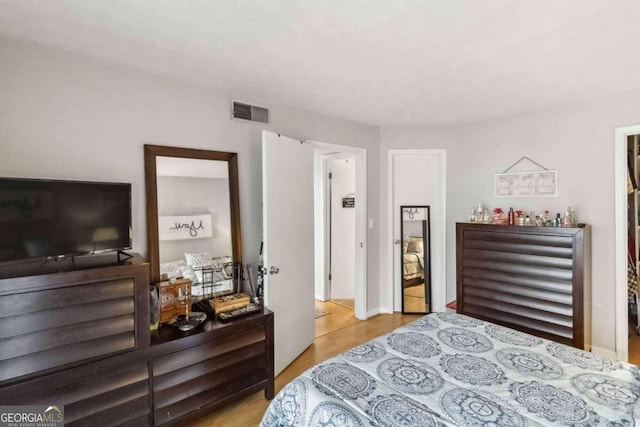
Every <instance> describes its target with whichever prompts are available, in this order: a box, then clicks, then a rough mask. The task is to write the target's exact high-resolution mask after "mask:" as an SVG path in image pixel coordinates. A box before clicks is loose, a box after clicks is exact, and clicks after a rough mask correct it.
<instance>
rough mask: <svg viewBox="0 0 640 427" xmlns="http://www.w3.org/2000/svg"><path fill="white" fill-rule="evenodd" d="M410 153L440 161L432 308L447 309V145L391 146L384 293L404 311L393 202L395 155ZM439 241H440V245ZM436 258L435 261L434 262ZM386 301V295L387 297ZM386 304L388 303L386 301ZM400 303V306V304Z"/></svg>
mask: <svg viewBox="0 0 640 427" xmlns="http://www.w3.org/2000/svg"><path fill="white" fill-rule="evenodd" d="M400 155H402V156H407V155H419V156H425V155H427V156H433V157H435V158H436V159H437V162H438V175H437V176H438V178H437V181H438V182H437V188H438V190H437V195H436V199H437V202H438V204H439V207H438V208H436V207H435V206H433V205H431V212H432V214H433V216H432V217H431V221H432V223H433V220H434V218H437V217H439V220H440V221H441V223H442V227H441V229H439V230H434V228H432V229H431V252H432V253H437V254H439V258H438V259H437V260H433V259H432V261H431V283H432V288H431V299H432V303H433V306H432V307H431V311H432V312H437V311H445V308H446V303H447V302H446V300H447V256H446V254H447V197H446V194H447V191H446V188H447V181H446V178H447V170H446V167H447V162H446V160H447V150H443V149H395V150H387V223H388V227H387V237H386V245H385V246H386V248H387V251H386V252H387V257H386V258H387V266H388V269H387V285H386V286H383V285H382V284H381V286H380V288H381V297H382V296H384V297H385V298H386V301H387V306H388V307H389V309H388V310H389V312H393V311H400V310H401V304H400V303H401V301H398V298H395V294H396V289H395V287H394V283H395V280H394V275H395V273H396V271H395V268H394V265H395V259H396V254H395V253H394V252H395V248H396V247H397V245H395V244H394V243H393V241H394V236H393V234H394V224H393V219H394V216H395V215H397V213H396V212H395V211H396V209H395V207H394V206H393V184H394V182H393V159H394V157H395V156H400ZM435 242H438V243H439V245H438V247H436V244H435ZM434 261H435V262H434ZM383 301H384V299H383ZM382 305H384V303H383V304H382ZM399 306H400V307H399Z"/></svg>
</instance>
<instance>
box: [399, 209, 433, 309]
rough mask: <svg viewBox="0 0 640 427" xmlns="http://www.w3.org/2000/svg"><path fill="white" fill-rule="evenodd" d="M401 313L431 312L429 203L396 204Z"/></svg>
mask: <svg viewBox="0 0 640 427" xmlns="http://www.w3.org/2000/svg"><path fill="white" fill-rule="evenodd" d="M400 218H402V221H401V222H400V234H401V236H402V241H401V243H402V245H401V251H402V255H401V259H402V269H401V270H402V280H401V283H402V312H403V313H430V312H431V249H430V245H429V239H430V229H429V225H430V217H429V206H400Z"/></svg>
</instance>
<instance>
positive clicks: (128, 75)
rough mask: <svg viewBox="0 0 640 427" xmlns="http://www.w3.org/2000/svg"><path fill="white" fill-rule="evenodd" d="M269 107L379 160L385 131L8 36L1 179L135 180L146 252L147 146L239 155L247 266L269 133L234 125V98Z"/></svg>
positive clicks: (276, 116) (372, 261) (374, 248)
mask: <svg viewBox="0 0 640 427" xmlns="http://www.w3.org/2000/svg"><path fill="white" fill-rule="evenodd" d="M231 98H234V99H239V100H244V101H249V102H256V103H259V104H260V105H264V104H266V106H267V107H270V112H271V125H270V126H268V127H267V128H266V129H269V130H272V131H275V132H280V133H282V134H283V135H287V136H290V137H293V138H296V139H311V140H315V141H323V142H329V143H335V144H343V145H351V146H357V147H363V148H367V152H368V157H369V159H368V161H369V162H370V164H373V165H375V164H377V163H378V151H379V130H378V128H376V127H374V126H367V125H362V124H359V123H354V122H349V121H346V120H341V119H337V118H331V117H327V116H321V115H318V114H313V113H309V112H305V111H300V110H295V109H290V108H286V107H282V106H275V105H269V103H267V102H264V101H262V100H251V99H249V98H247V97H245V96H243V94H241V93H240V94H239V93H223V92H215V91H213V90H212V89H209V88H205V87H203V86H199V85H196V84H191V83H186V82H180V81H176V80H172V79H169V78H165V77H161V76H155V75H152V74H149V73H146V72H139V71H136V70H132V69H129V68H125V67H119V66H113V65H108V64H104V63H100V62H97V61H94V60H91V59H87V58H84V57H81V56H78V55H74V54H70V53H66V52H62V51H59V50H53V49H48V48H44V47H40V46H35V45H32V44H26V43H17V42H13V41H10V40H6V39H0V100H1V102H0V175H1V176H14V177H33V178H58V179H81V180H99V181H125V182H131V183H132V191H133V194H132V196H133V249H134V251H136V252H140V253H142V254H145V253H146V225H145V198H144V194H145V192H144V191H145V190H144V161H143V149H142V146H143V144H157V145H169V146H180V147H189V148H202V149H212V150H220V151H232V152H237V153H238V167H239V175H240V178H239V185H240V209H241V224H242V235H243V239H242V240H243V257H244V261H245V262H252V263H253V264H254V265H255V264H256V263H257V258H258V252H259V249H260V241H261V239H262V206H261V201H262V185H261V173H262V172H261V135H260V132H261V130H262V129H265V128H264V127H261V126H257V125H253V124H247V123H243V122H239V121H233V120H231V119H230V99H231ZM368 181H369V194H368V205H369V207H368V211H369V213H368V216H369V217H371V218H373V219H374V220H375V222H376V224H377V223H378V218H377V214H378V210H377V207H378V205H379V199H378V192H377V188H378V174H377V171H376V170H375V168H370V169H369V171H368ZM368 231H369V236H368V246H369V247H368V255H367V256H368V265H369V271H368V285H369V289H368V293H369V297H368V305H369V307H371V308H373V307H377V306H378V294H379V288H378V269H377V263H378V251H379V248H378V240H379V239H378V230H377V229H373V230H368Z"/></svg>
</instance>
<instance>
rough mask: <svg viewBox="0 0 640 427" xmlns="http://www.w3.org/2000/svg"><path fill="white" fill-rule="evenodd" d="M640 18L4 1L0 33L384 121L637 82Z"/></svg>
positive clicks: (547, 5)
mask: <svg viewBox="0 0 640 427" xmlns="http://www.w3.org/2000/svg"><path fill="white" fill-rule="evenodd" d="M639 23H640V2H639V1H638V0H608V1H602V0H589V1H584V0H520V1H514V0H491V1H487V0H422V1H419V0H272V1H258V0H253V1H250V0H135V1H132V0H47V1H37V0H0V37H7V38H11V39H14V40H19V41H26V42H33V43H38V44H42V45H47V46H52V47H58V48H62V49H65V50H69V51H72V52H76V53H80V54H83V55H87V56H91V57H94V58H97V59H99V60H103V61H108V62H113V63H117V64H121V65H126V66H131V67H135V68H138V69H143V70H147V71H151V72H154V73H160V74H164V75H168V76H171V77H174V78H178V79H182V80H190V81H195V82H198V83H201V84H205V85H208V86H212V87H214V88H216V89H220V90H223V91H224V93H227V94H232V95H233V96H234V97H236V98H237V99H247V98H248V99H251V100H256V99H259V100H262V102H261V104H262V105H265V106H267V107H268V106H270V105H283V106H287V107H292V108H298V109H303V110H308V111H313V112H316V113H320V114H326V115H330V116H336V117H341V118H345V119H349V120H354V121H358V122H363V123H367V124H371V125H376V126H382V127H386V126H411V125H427V126H456V125H460V124H465V123H472V122H477V121H483V120H487V119H491V118H496V117H502V116H505V115H511V114H517V113H521V112H524V111H531V110H536V109H542V108H548V107H550V106H555V105H561V104H568V103H573V102H580V101H585V100H588V99H593V98H599V97H603V96H608V95H612V94H617V93H621V92H626V91H629V90H640V31H639V28H640V25H639ZM253 102H255V101H253Z"/></svg>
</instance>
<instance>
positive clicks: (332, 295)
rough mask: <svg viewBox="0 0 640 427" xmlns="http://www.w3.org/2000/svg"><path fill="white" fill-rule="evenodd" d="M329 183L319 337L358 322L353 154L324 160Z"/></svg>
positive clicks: (336, 155) (326, 156)
mask: <svg viewBox="0 0 640 427" xmlns="http://www.w3.org/2000/svg"><path fill="white" fill-rule="evenodd" d="M321 158H322V161H323V162H324V165H323V166H324V168H323V169H324V177H323V179H324V183H325V187H324V188H325V195H324V199H325V201H326V203H325V213H326V216H325V221H326V223H325V227H326V228H325V230H326V232H325V242H326V244H325V250H326V253H325V260H326V263H325V265H326V272H325V276H326V277H325V283H324V284H322V286H324V290H325V292H324V296H323V297H322V298H320V299H317V300H316V310H318V309H319V310H322V312H321V313H317V314H316V315H317V316H319V317H317V320H316V338H317V337H319V336H322V335H324V334H325V333H327V332H330V331H333V330H336V329H339V328H341V327H344V326H346V325H349V324H351V323H353V322H354V321H355V313H354V310H355V269H354V265H355V251H356V242H355V230H356V227H355V226H356V217H355V204H356V200H357V199H358V197H357V194H356V173H355V172H356V169H355V158H354V155H353V154H352V153H330V154H325V155H323V156H322V157H321Z"/></svg>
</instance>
